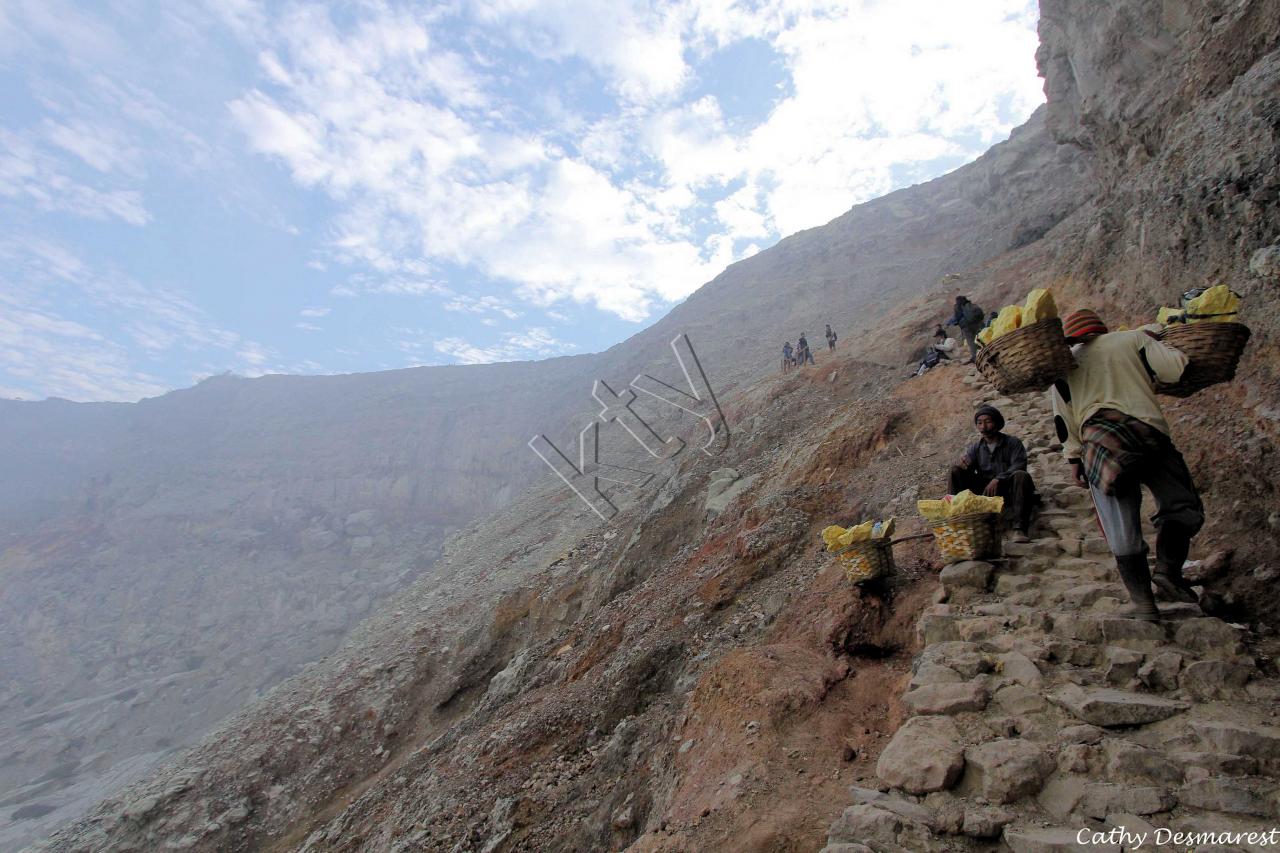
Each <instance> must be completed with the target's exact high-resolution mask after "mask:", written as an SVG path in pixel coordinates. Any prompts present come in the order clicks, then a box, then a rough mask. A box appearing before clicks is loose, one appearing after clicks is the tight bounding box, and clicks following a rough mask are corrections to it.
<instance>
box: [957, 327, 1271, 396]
mask: <svg viewBox="0 0 1280 853" xmlns="http://www.w3.org/2000/svg"><path fill="white" fill-rule="evenodd" d="M1160 338H1161V340H1163V341H1165V342H1166V343H1168V344H1169V345H1170V346H1172V347H1174V348H1176V349H1178V350H1180V351H1181V352H1182V353H1183V354H1185V355H1186V356H1187V359H1188V363H1187V369H1186V370H1185V371H1184V372H1183V375H1182V378H1181V379H1179V380H1178V381H1177V382H1176V383H1172V384H1161V385H1158V386H1156V392H1157V393H1159V394H1165V395H1167V396H1170V397H1189V396H1191V395H1192V394H1194V393H1196V392H1197V391H1200V390H1202V389H1204V388H1207V387H1209V386H1210V385H1216V384H1218V383H1219V382H1229V381H1231V380H1232V379H1233V378H1235V375H1236V367H1237V366H1238V365H1239V364H1240V356H1241V354H1242V353H1243V352H1244V347H1245V344H1246V343H1248V341H1249V327H1248V326H1246V325H1244V324H1243V323H1194V324H1191V325H1175V326H1169V327H1168V328H1166V329H1165V330H1164V331H1163V332H1162V333H1161V335H1160ZM977 365H978V370H979V371H980V372H981V373H982V375H983V376H984V377H986V379H987V381H988V382H990V383H991V384H992V385H994V386H995V387H996V389H997V390H998V391H1000V392H1001V393H1002V394H1018V393H1021V392H1024V391H1043V390H1044V389H1045V388H1048V387H1049V386H1050V385H1052V384H1053V383H1054V382H1057V381H1058V380H1059V379H1064V378H1066V376H1067V372H1068V371H1070V370H1071V368H1073V367H1075V359H1073V358H1072V357H1071V344H1070V343H1069V342H1068V341H1067V339H1066V337H1065V336H1064V335H1063V333H1062V320H1060V319H1058V318H1057V317H1051V318H1050V319H1048V320H1041V321H1040V322H1038V323H1032V324H1031V325H1029V326H1024V327H1022V328H1021V329H1014V330H1013V331H1012V332H1009V333H1008V334H1005V335H1001V336H1000V337H998V338H996V339H995V340H994V341H992V342H991V343H989V344H987V345H986V346H985V347H983V348H982V349H981V350H979V351H978V359H977Z"/></svg>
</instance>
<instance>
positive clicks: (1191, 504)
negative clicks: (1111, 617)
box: [1050, 310, 1204, 622]
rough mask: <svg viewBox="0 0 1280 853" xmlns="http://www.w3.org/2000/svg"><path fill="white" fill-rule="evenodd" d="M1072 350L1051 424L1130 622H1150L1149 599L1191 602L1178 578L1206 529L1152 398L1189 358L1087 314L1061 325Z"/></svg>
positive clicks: (1154, 614) (1154, 615) (1153, 612)
mask: <svg viewBox="0 0 1280 853" xmlns="http://www.w3.org/2000/svg"><path fill="white" fill-rule="evenodd" d="M1063 332H1064V333H1065V334H1066V336H1067V339H1068V340H1070V341H1071V342H1072V343H1074V344H1075V346H1073V347H1072V353H1073V354H1074V356H1075V360H1076V365H1077V366H1076V368H1075V369H1074V370H1072V371H1071V372H1070V373H1068V374H1067V378H1066V379H1062V380H1059V381H1058V382H1056V383H1054V386H1053V389H1052V390H1051V392H1050V395H1051V397H1052V399H1053V414H1054V416H1053V422H1054V427H1055V428H1056V430H1057V433H1058V438H1059V439H1060V440H1061V441H1062V444H1063V453H1064V454H1065V455H1066V457H1067V462H1069V463H1070V464H1071V475H1072V477H1073V478H1074V479H1075V481H1076V483H1077V484H1078V485H1080V486H1086V485H1087V486H1088V487H1089V491H1090V493H1092V495H1093V505H1094V508H1095V509H1096V510H1097V512H1098V520H1099V522H1101V524H1102V532H1103V533H1104V534H1105V535H1106V537H1107V544H1108V545H1109V546H1110V547H1111V553H1112V554H1114V555H1115V558H1116V568H1117V569H1118V570H1119V572H1120V579H1121V580H1122V581H1124V585H1125V588H1126V589H1127V590H1128V591H1129V598H1130V600H1131V601H1132V602H1133V609H1132V613H1131V615H1132V616H1133V617H1135V618H1137V619H1143V620H1146V621H1148V622H1156V621H1158V620H1159V619H1160V611H1159V610H1157V609H1156V603H1155V597H1154V596H1153V595H1152V592H1151V584H1152V583H1154V584H1155V586H1156V589H1157V590H1158V591H1159V592H1160V597H1161V598H1164V599H1168V600H1172V601H1183V602H1189V603H1190V602H1195V601H1197V596H1196V594H1195V591H1194V590H1193V589H1192V588H1191V585H1190V584H1189V583H1187V581H1186V580H1185V579H1184V578H1183V577H1182V565H1183V563H1185V562H1186V560H1187V554H1188V553H1189V552H1190V550H1191V538H1192V537H1193V536H1195V535H1196V534H1197V533H1198V532H1200V528H1201V527H1202V526H1203V525H1204V505H1203V504H1202V503H1201V502H1200V495H1199V493H1198V492H1197V491H1196V487H1195V484H1194V483H1193V482H1192V481H1191V472H1190V471H1189V470H1188V469H1187V463H1186V462H1185V461H1184V460H1183V458H1182V454H1181V453H1179V452H1178V449H1177V448H1176V447H1174V446H1173V441H1172V440H1171V439H1170V438H1169V423H1168V422H1167V421H1166V420H1165V418H1164V413H1163V412H1162V411H1161V410H1160V404H1159V402H1157V400H1156V394H1155V386H1156V382H1170V383H1171V382H1177V381H1178V379H1180V378H1181V377H1182V371H1183V370H1184V369H1185V368H1186V366H1187V357H1186V356H1185V355H1183V354H1182V353H1181V352H1179V351H1178V350H1176V349H1174V348H1173V347H1171V346H1169V345H1168V344H1166V343H1163V342H1162V341H1159V340H1156V338H1155V337H1154V336H1153V335H1151V334H1150V333H1148V332H1147V331H1145V330H1143V329H1136V330H1134V331H1128V332H1108V331H1107V327H1106V325H1105V324H1104V323H1103V322H1102V319H1101V318H1100V317H1099V316H1098V315H1097V314H1095V313H1094V312H1092V311H1088V310H1083V311H1075V312H1073V313H1071V314H1068V315H1067V317H1066V318H1065V319H1064V320H1063ZM1142 486H1146V487H1147V488H1148V489H1150V490H1151V494H1152V496H1153V497H1154V498H1155V502H1156V513H1155V515H1154V516H1152V518H1151V521H1152V523H1153V524H1154V525H1155V527H1156V569H1155V574H1154V575H1152V574H1151V572H1150V570H1149V569H1148V567H1147V543H1146V542H1145V541H1144V540H1143V538H1142V518H1141V513H1142Z"/></svg>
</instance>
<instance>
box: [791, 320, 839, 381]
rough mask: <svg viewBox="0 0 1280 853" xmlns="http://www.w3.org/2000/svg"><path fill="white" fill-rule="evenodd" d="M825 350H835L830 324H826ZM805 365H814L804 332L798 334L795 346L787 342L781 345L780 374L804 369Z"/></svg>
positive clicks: (833, 333) (833, 334) (834, 337)
mask: <svg viewBox="0 0 1280 853" xmlns="http://www.w3.org/2000/svg"><path fill="white" fill-rule="evenodd" d="M826 336H827V350H828V351H831V350H834V349H835V348H836V340H837V337H836V333H835V332H833V331H831V324H830V323H828V324H827V330H826ZM806 364H813V365H816V364H817V362H816V361H814V360H813V350H811V349H809V341H808V339H807V338H806V337H805V336H804V332H801V333H800V337H799V338H798V339H797V340H796V345H795V346H794V347H792V346H791V341H787V342H786V343H784V344H783V345H782V372H783V373H786V372H787V371H788V370H790V369H791V368H793V367H804V366H805V365H806Z"/></svg>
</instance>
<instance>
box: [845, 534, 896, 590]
mask: <svg viewBox="0 0 1280 853" xmlns="http://www.w3.org/2000/svg"><path fill="white" fill-rule="evenodd" d="M836 559H838V560H839V561H840V564H841V565H842V566H844V576H845V577H846V578H848V579H849V580H850V581H851V582H852V583H855V584H860V583H866V582H867V581H870V580H875V579H876V578H879V577H884V576H885V575H890V574H893V568H894V567H893V542H892V541H890V540H889V539H887V538H881V539H864V540H863V541H861V542H853V543H851V544H849V545H846V546H844V547H843V548H841V549H840V550H839V551H836Z"/></svg>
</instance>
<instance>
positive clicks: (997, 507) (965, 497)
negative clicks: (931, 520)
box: [947, 489, 1004, 518]
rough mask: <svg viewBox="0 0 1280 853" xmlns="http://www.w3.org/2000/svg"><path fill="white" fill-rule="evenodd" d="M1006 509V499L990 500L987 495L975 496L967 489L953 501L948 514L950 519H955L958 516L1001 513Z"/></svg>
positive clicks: (995, 498) (996, 498)
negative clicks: (975, 513) (977, 513)
mask: <svg viewBox="0 0 1280 853" xmlns="http://www.w3.org/2000/svg"><path fill="white" fill-rule="evenodd" d="M1003 509H1004V498H1001V497H994V498H989V497H987V496H986V495H975V494H974V493H973V492H971V491H969V490H968V489H965V490H964V491H963V492H961V493H960V494H958V495H956V496H955V497H953V498H952V499H951V506H950V509H949V511H948V512H947V517H948V518H954V517H955V516H957V515H968V514H969V513H973V512H995V513H999V512H1001V511H1002V510H1003Z"/></svg>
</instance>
